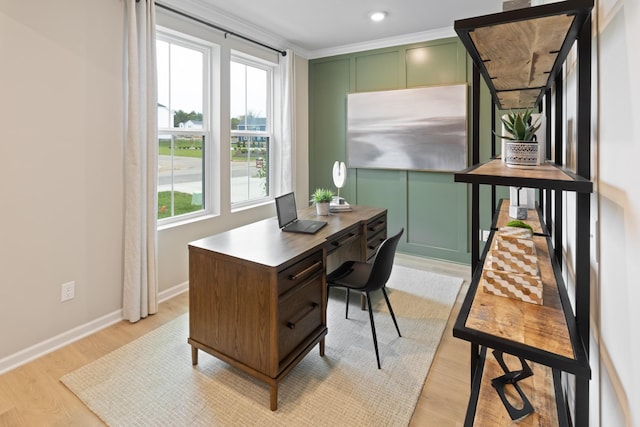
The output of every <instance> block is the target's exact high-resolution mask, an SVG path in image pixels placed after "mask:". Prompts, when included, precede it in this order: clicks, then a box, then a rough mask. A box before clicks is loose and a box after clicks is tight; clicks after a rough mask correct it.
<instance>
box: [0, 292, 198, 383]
mask: <svg viewBox="0 0 640 427" xmlns="http://www.w3.org/2000/svg"><path fill="white" fill-rule="evenodd" d="M188 290H189V282H184V283H181V284H179V285H176V286H174V287H172V288H170V289H167V290H164V291H162V292H159V293H158V302H164V301H166V300H168V299H171V298H173V297H175V296H176V295H179V294H181V293H183V292H186V291H188ZM122 320H123V318H122V309H120V310H116V311H114V312H112V313H109V314H106V315H104V316H102V317H99V318H97V319H95V320H92V321H90V322H88V323H85V324H84V325H80V326H76V327H75V328H73V329H70V330H68V331H66V332H63V333H61V334H59V335H56V336H55V337H52V338H49V339H47V340H45V341H42V342H40V343H38V344H35V345H32V346H31V347H28V348H25V349H24V350H20V351H18V352H17V353H14V354H11V355H9V356H7V357H5V358H3V359H0V375H2V374H4V373H5V372H8V371H10V370H12V369H15V368H17V367H18V366H21V365H24V364H26V363H28V362H31V361H32V360H35V359H37V358H39V357H42V356H44V355H45V354H47V353H51V352H52V351H54V350H57V349H59V348H62V347H64V346H65V345H68V344H71V343H72V342H74V341H78V340H79V339H81V338H84V337H86V336H88V335H91V334H93V333H96V332H98V331H99V330H101V329H104V328H106V327H108V326H111V325H113V324H115V323H118V322H120V321H122Z"/></svg>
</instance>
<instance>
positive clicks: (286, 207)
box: [276, 193, 298, 228]
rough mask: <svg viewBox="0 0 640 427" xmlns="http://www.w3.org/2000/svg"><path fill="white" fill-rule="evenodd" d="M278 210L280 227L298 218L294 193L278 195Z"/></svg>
mask: <svg viewBox="0 0 640 427" xmlns="http://www.w3.org/2000/svg"><path fill="white" fill-rule="evenodd" d="M276 212H277V213H278V226H279V227H280V228H282V227H284V226H285V225H287V224H289V223H290V222H292V221H295V220H296V219H298V212H297V211H296V199H295V197H294V195H293V193H288V194H283V195H282V196H279V197H276Z"/></svg>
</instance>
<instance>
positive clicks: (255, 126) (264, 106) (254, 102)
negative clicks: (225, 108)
mask: <svg viewBox="0 0 640 427" xmlns="http://www.w3.org/2000/svg"><path fill="white" fill-rule="evenodd" d="M272 75H273V72H272V69H271V68H270V67H269V66H267V65H264V64H261V63H259V62H257V61H252V60H249V59H246V58H245V57H238V56H234V57H233V58H232V60H231V77H230V95H231V105H230V111H231V204H232V205H236V206H237V205H239V204H246V203H249V202H252V201H256V200H259V199H263V198H265V197H268V196H269V195H270V179H269V177H270V171H271V167H270V164H271V162H270V158H271V154H270V153H271V146H270V142H271V141H273V135H272V124H271V111H272V107H271V87H272Z"/></svg>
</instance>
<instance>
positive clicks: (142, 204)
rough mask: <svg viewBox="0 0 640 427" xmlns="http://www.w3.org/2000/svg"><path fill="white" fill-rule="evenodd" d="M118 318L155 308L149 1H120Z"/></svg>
mask: <svg viewBox="0 0 640 427" xmlns="http://www.w3.org/2000/svg"><path fill="white" fill-rule="evenodd" d="M126 8H127V11H126V16H127V22H126V24H127V27H126V34H125V39H126V41H127V43H126V60H125V64H126V70H125V73H124V74H125V78H126V84H125V88H126V119H125V121H126V123H125V127H126V138H125V150H124V162H125V164H124V171H125V180H124V181H125V188H124V193H125V207H124V209H125V212H124V278H123V301H122V314H123V317H124V318H125V319H127V320H129V321H131V322H137V321H138V320H140V319H141V318H144V317H147V316H148V315H149V314H153V313H156V312H157V311H158V273H157V228H156V218H157V216H156V211H157V158H158V156H157V153H158V148H157V147H158V142H157V140H158V138H157V84H156V52H155V25H156V19H155V1H154V0H146V1H145V0H142V1H140V2H138V1H136V0H126Z"/></svg>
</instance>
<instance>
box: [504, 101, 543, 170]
mask: <svg viewBox="0 0 640 427" xmlns="http://www.w3.org/2000/svg"><path fill="white" fill-rule="evenodd" d="M500 120H501V121H502V124H503V125H504V130H505V131H506V132H507V134H506V135H498V134H497V133H495V132H494V134H495V135H496V136H498V137H500V138H502V139H504V140H505V143H504V150H503V152H502V156H503V159H504V162H505V163H506V164H507V166H509V167H530V166H536V165H539V164H540V154H539V151H540V147H539V144H538V141H537V138H536V132H537V131H538V129H540V117H538V118H537V119H536V120H534V119H533V111H532V110H530V109H527V110H525V111H518V112H513V111H511V112H509V113H508V114H505V115H504V116H502V117H500Z"/></svg>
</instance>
